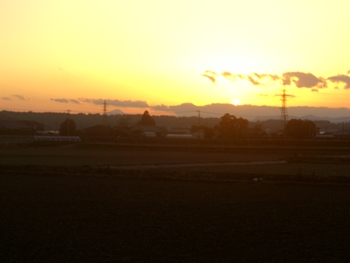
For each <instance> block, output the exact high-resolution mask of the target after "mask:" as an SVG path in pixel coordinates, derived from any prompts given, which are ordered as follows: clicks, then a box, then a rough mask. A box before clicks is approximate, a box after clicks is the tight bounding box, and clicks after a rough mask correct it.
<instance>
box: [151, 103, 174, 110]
mask: <svg viewBox="0 0 350 263" xmlns="http://www.w3.org/2000/svg"><path fill="white" fill-rule="evenodd" d="M151 109H152V110H158V111H170V109H169V106H167V105H164V104H162V105H156V106H151Z"/></svg>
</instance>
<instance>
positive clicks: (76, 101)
mask: <svg viewBox="0 0 350 263" xmlns="http://www.w3.org/2000/svg"><path fill="white" fill-rule="evenodd" d="M69 102H72V103H74V104H80V101H78V100H75V99H71V100H69Z"/></svg>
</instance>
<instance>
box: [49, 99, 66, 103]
mask: <svg viewBox="0 0 350 263" xmlns="http://www.w3.org/2000/svg"><path fill="white" fill-rule="evenodd" d="M50 100H52V101H54V102H59V103H68V100H67V99H50Z"/></svg>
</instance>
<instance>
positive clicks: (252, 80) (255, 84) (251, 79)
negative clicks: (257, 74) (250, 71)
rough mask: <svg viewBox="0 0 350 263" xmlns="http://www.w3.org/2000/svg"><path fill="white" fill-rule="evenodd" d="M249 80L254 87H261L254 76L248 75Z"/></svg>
mask: <svg viewBox="0 0 350 263" xmlns="http://www.w3.org/2000/svg"><path fill="white" fill-rule="evenodd" d="M247 79H248V81H249V82H250V83H252V84H253V85H254V86H257V85H260V82H259V81H256V80H255V79H253V77H252V76H249V75H247Z"/></svg>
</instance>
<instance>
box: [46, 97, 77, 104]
mask: <svg viewBox="0 0 350 263" xmlns="http://www.w3.org/2000/svg"><path fill="white" fill-rule="evenodd" d="M50 100H52V101H54V102H59V103H70V102H71V103H74V104H80V101H78V100H75V99H63V98H60V99H50Z"/></svg>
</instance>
